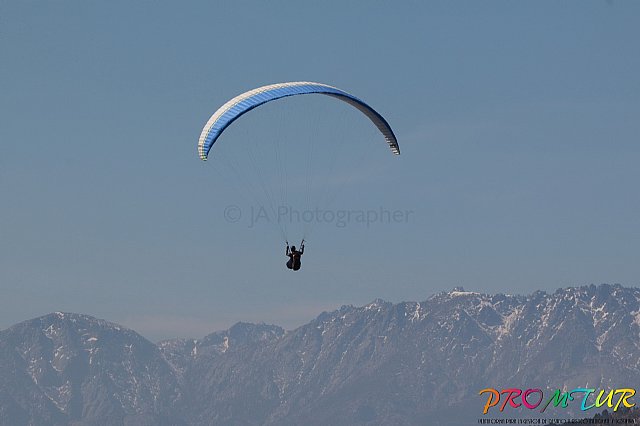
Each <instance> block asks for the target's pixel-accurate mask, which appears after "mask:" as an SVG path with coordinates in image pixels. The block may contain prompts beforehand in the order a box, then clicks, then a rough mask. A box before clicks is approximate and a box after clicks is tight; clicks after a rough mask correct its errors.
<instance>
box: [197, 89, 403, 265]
mask: <svg viewBox="0 0 640 426" xmlns="http://www.w3.org/2000/svg"><path fill="white" fill-rule="evenodd" d="M310 94H320V95H326V96H330V97H333V98H335V99H338V100H340V101H343V102H345V103H347V104H349V105H351V106H353V107H355V108H356V109H358V110H359V111H360V112H362V113H363V114H364V115H365V116H366V117H367V118H368V119H369V120H370V121H371V122H372V123H373V124H374V125H375V126H376V128H377V129H378V130H379V131H380V133H382V136H383V137H384V140H385V141H386V142H387V144H388V145H389V148H390V150H391V152H392V153H393V154H395V155H399V154H400V147H399V146H398V140H397V139H396V136H395V134H394V133H393V130H392V129H391V127H390V126H389V123H388V122H387V121H386V120H385V119H384V117H382V115H380V114H379V113H378V112H377V111H376V110H374V109H373V108H372V107H370V106H369V105H367V104H366V103H365V102H364V101H362V100H361V99H359V98H357V97H355V96H353V95H351V94H349V93H347V92H345V91H343V90H341V89H338V88H337V87H333V86H329V85H327V84H322V83H314V82H308V81H300V82H289V83H279V84H271V85H268V86H263V87H259V88H256V89H253V90H249V91H248V92H245V93H243V94H241V95H238V96H236V97H235V98H233V99H231V100H229V101H228V102H226V103H225V104H224V105H222V106H221V107H220V108H219V109H218V110H217V111H216V112H215V113H214V114H213V115H212V116H211V117H210V118H209V120H208V121H207V123H206V125H205V126H204V128H203V129H202V132H201V134H200V138H199V139H198V155H199V157H200V158H201V159H202V160H204V161H206V160H207V158H208V157H209V152H210V151H211V149H212V147H213V145H214V144H215V143H216V141H217V140H218V138H220V136H221V135H222V133H223V132H224V131H225V129H227V128H228V127H229V125H231V123H233V122H234V121H236V120H237V119H238V118H240V117H241V116H242V115H243V114H245V113H247V112H249V111H251V110H252V109H254V108H256V107H259V106H260V105H263V104H265V103H268V102H271V101H274V100H277V99H281V98H286V97H289V96H295V95H310ZM261 184H263V182H261ZM264 192H265V193H266V194H267V195H270V191H264ZM284 192H286V190H285V191H284ZM271 204H273V203H271ZM272 208H273V205H272ZM278 224H279V225H280V223H278ZM281 232H282V236H283V237H286V231H285V230H283V229H282V228H281ZM283 239H285V238H283ZM303 253H304V239H303V240H302V243H301V245H300V250H297V249H296V247H295V246H292V247H289V243H288V242H287V249H286V255H287V256H289V261H288V262H287V268H289V269H291V270H294V271H297V270H299V269H300V265H301V262H300V257H301V256H302V254H303Z"/></svg>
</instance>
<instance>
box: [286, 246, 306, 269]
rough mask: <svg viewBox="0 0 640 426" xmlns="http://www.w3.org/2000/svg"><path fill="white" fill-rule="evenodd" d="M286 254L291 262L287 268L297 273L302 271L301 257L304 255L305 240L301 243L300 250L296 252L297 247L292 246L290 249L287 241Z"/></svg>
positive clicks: (288, 262)
mask: <svg viewBox="0 0 640 426" xmlns="http://www.w3.org/2000/svg"><path fill="white" fill-rule="evenodd" d="M285 254H286V255H287V256H289V260H288V261H287V268H289V269H293V270H294V271H297V270H299V269H300V266H301V263H300V257H302V255H303V254H304V240H302V242H301V243H300V250H296V246H291V248H289V241H287V250H286V251H285Z"/></svg>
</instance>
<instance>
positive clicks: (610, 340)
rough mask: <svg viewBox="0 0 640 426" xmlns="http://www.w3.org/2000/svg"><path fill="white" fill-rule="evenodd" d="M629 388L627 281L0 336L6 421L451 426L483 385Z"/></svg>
mask: <svg viewBox="0 0 640 426" xmlns="http://www.w3.org/2000/svg"><path fill="white" fill-rule="evenodd" d="M639 383H640V289H639V288H629V287H623V286H621V285H618V284H616V285H608V284H602V285H599V286H595V285H590V286H582V287H570V288H563V289H558V290H557V291H555V292H553V293H547V292H543V291H536V292H534V293H532V294H530V295H506V294H494V295H488V294H480V293H476V292H470V291H465V290H464V289H462V288H456V289H454V290H453V291H448V292H441V293H438V294H435V295H433V296H431V297H429V298H428V299H427V300H425V301H423V302H402V303H390V302H386V301H383V300H375V301H373V302H371V303H369V304H367V305H365V306H360V307H354V306H343V307H341V308H340V309H338V310H335V311H333V312H323V313H321V314H320V315H319V316H318V317H317V318H315V319H314V320H313V321H311V322H309V323H308V324H305V325H303V326H301V327H299V328H297V329H295V330H289V331H285V330H284V329H283V328H281V327H278V326H275V325H267V324H250V323H238V324H235V325H234V326H232V327H231V328H229V329H228V330H225V331H217V332H214V333H212V334H209V335H207V336H205V337H203V338H199V339H170V340H164V341H161V342H158V343H152V342H150V341H148V340H147V339H145V338H144V337H142V336H141V335H139V334H137V333H136V332H135V331H133V330H130V329H127V328H125V327H122V326H119V325H117V324H113V323H111V322H107V321H104V320H100V319H96V318H94V317H91V316H88V315H81V314H73V313H62V312H56V313H52V314H49V315H45V316H42V317H39V318H35V319H31V320H28V321H25V322H22V323H19V324H16V325H14V326H12V327H10V328H8V329H5V330H2V331H0V425H8V426H9V425H10V426H20V425H33V426H39V425H47V426H49V425H56V426H57V425H74V426H89V425H91V426H94V425H95V426H98V425H100V426H103V425H141V426H146V425H149V426H151V425H166V426H174V425H175V426H183V425H184V426H187V425H188V426H200V425H415V424H425V425H427V424H428V425H438V424H443V425H444V424H458V425H465V424H478V419H481V418H483V417H492V416H493V417H495V415H499V414H501V413H499V412H498V411H497V408H496V409H495V410H494V411H493V412H490V413H489V415H486V416H483V414H482V410H483V407H484V404H485V403H486V396H480V395H478V392H479V391H480V390H481V389H485V388H495V389H497V390H501V389H504V388H521V389H529V388H540V389H544V390H545V391H546V390H549V392H552V391H553V390H555V389H573V388H576V387H589V388H596V389H616V388H634V387H635V386H637V385H638V384H639ZM545 396H547V394H546V393H545ZM578 408H579V405H578ZM553 410H555V411H553ZM507 411H509V407H508V408H507V409H506V410H505V413H504V415H507V414H508V415H509V416H529V415H531V416H534V417H535V416H536V415H535V414H531V413H529V410H523V409H522V408H520V409H511V412H509V413H507ZM550 412H551V413H552V414H554V415H556V416H559V417H562V416H565V417H566V416H567V415H569V414H571V410H570V409H569V410H567V409H565V410H564V411H563V410H562V409H561V408H560V407H558V408H555V407H552V408H551V409H550ZM536 413H537V412H536ZM590 414H591V415H594V414H596V413H595V412H593V413H590ZM583 416H584V413H583Z"/></svg>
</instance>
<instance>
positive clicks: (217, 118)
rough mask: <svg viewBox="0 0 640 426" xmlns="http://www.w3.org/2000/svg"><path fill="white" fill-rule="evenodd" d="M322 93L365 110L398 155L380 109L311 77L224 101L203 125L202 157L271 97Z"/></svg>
mask: <svg viewBox="0 0 640 426" xmlns="http://www.w3.org/2000/svg"><path fill="white" fill-rule="evenodd" d="M309 94H321V95H327V96H331V97H334V98H336V99H339V100H341V101H343V102H346V103H348V104H350V105H352V106H354V107H355V108H357V109H358V110H360V111H361V112H362V113H363V114H365V115H366V116H367V117H368V118H369V119H370V120H371V121H372V122H373V124H374V125H375V126H376V127H377V128H378V130H380V132H381V133H382V135H383V136H384V138H385V140H386V141H387V143H388V144H389V148H391V152H393V153H394V154H396V155H399V154H400V147H399V146H398V140H397V139H396V136H395V135H394V133H393V130H391V127H390V126H389V123H387V121H386V120H385V119H384V117H382V115H380V114H379V113H378V112H377V111H375V110H374V109H373V108H371V107H370V106H369V105H367V104H366V103H364V101H362V100H360V99H358V98H356V97H355V96H353V95H351V94H349V93H347V92H345V91H343V90H340V89H338V88H337V87H333V86H329V85H326V84H322V83H313V82H308V81H298V82H290V83H279V84H271V85H269V86H263V87H259V88H257V89H253V90H250V91H248V92H245V93H243V94H241V95H238V96H236V97H235V98H233V99H231V100H230V101H228V102H227V103H225V104H224V105H222V106H221V107H220V108H219V109H218V110H217V111H216V112H215V113H214V114H213V115H212V116H211V118H209V121H207V124H206V125H205V126H204V128H203V129H202V133H201V134H200V138H199V140H198V154H199V155H200V158H201V159H202V160H206V159H207V156H208V155H209V151H210V150H211V147H212V146H213V144H214V143H215V142H216V140H217V139H218V138H219V137H220V135H221V134H222V132H224V130H225V129H226V128H227V127H229V125H230V124H231V123H233V122H234V121H235V120H237V119H238V118H239V117H240V116H242V115H243V114H245V113H246V112H248V111H250V110H252V109H254V108H256V107H258V106H260V105H262V104H265V103H267V102H270V101H274V100H276V99H281V98H284V97H287V96H294V95H309Z"/></svg>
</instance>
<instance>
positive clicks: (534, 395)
mask: <svg viewBox="0 0 640 426" xmlns="http://www.w3.org/2000/svg"><path fill="white" fill-rule="evenodd" d="M482 394H487V395H488V398H487V402H486V404H485V405H484V410H483V411H482V414H487V413H488V412H489V410H490V409H491V408H493V407H496V406H498V404H499V403H500V400H501V399H502V404H500V405H499V407H498V409H499V411H501V412H502V411H504V409H505V408H506V407H507V405H508V406H509V407H510V408H520V407H525V408H527V409H529V410H539V411H540V412H541V413H544V412H545V411H546V409H547V407H549V405H553V407H556V408H557V407H562V408H567V407H568V406H569V404H570V403H571V402H573V401H574V400H576V399H577V400H578V401H579V403H580V410H581V411H587V410H590V409H592V408H594V407H595V408H600V407H602V406H604V405H606V406H607V407H608V408H613V411H618V408H619V407H620V405H621V404H622V405H623V406H624V407H626V408H631V407H633V406H635V405H636V404H635V402H632V401H631V400H630V398H631V397H633V396H634V395H635V394H636V391H635V389H633V388H622V389H611V390H609V392H607V391H605V390H604V389H602V390H597V389H594V388H575V389H572V390H570V391H564V392H563V391H561V390H560V389H556V390H555V392H553V394H552V395H551V396H550V397H549V396H545V395H544V392H543V391H542V389H539V388H535V389H527V390H524V391H523V390H522V389H519V388H509V389H503V390H502V391H501V392H499V391H498V390H496V389H493V388H487V389H482V390H481V391H480V393H479V395H482ZM503 396H504V398H502V397H503ZM577 403H578V402H577Z"/></svg>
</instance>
